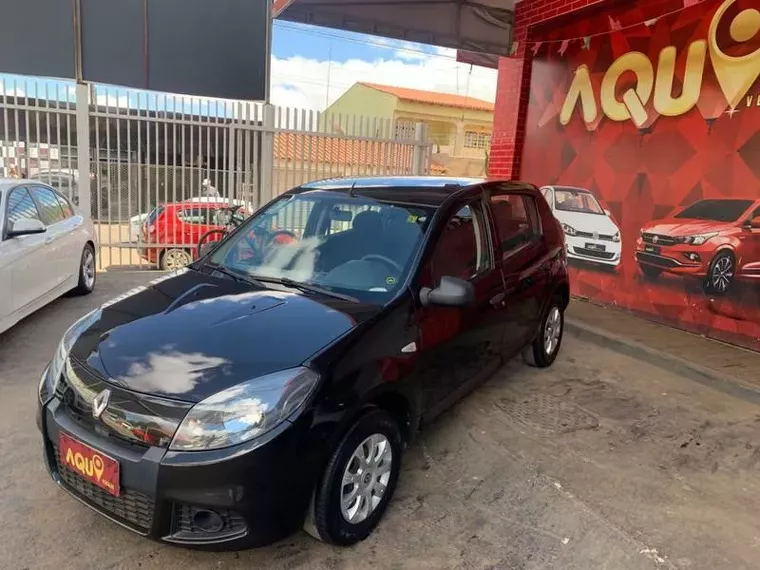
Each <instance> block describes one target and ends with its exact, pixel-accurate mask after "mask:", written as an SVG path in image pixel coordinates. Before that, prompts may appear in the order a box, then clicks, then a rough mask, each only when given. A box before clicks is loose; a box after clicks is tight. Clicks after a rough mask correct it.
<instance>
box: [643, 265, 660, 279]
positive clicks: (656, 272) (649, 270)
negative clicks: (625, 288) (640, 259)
mask: <svg viewBox="0 0 760 570" xmlns="http://www.w3.org/2000/svg"><path fill="white" fill-rule="evenodd" d="M639 269H640V270H641V273H642V274H643V275H644V277H646V278H647V279H657V278H658V277H659V276H660V274H661V273H662V269H660V268H659V267H654V266H653V265H644V264H643V263H639Z"/></svg>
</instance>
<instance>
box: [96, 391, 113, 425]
mask: <svg viewBox="0 0 760 570" xmlns="http://www.w3.org/2000/svg"><path fill="white" fill-rule="evenodd" d="M110 399H111V390H108V389H106V390H103V391H102V392H101V393H100V394H98V395H97V396H95V399H94V400H93V401H92V417H93V418H95V419H96V420H97V419H98V418H100V416H101V414H102V413H103V412H104V411H105V410H106V408H107V407H108V400H110Z"/></svg>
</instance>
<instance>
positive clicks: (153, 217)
mask: <svg viewBox="0 0 760 570" xmlns="http://www.w3.org/2000/svg"><path fill="white" fill-rule="evenodd" d="M163 211H164V207H163V206H159V207H158V208H153V211H152V212H151V213H150V215H149V216H148V224H153V223H155V221H156V220H157V219H158V216H160V215H161V212H163Z"/></svg>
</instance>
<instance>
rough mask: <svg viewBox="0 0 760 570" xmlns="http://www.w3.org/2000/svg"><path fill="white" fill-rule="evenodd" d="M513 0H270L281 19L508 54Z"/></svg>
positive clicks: (467, 49)
mask: <svg viewBox="0 0 760 570" xmlns="http://www.w3.org/2000/svg"><path fill="white" fill-rule="evenodd" d="M514 5H515V0H274V16H275V17H276V18H279V19H281V20H287V21H290V22H298V23H302V24H312V25H315V26H324V27H327V28H335V29H339V30H346V31H350V32H359V33H363V34H371V35H375V36H383V37H386V38H391V39H396V40H406V41H411V42H418V43H423V44H431V45H436V46H441V47H448V48H453V49H457V50H465V51H470V52H480V53H489V54H496V55H502V56H506V55H509V52H510V48H511V45H512V24H513V16H514Z"/></svg>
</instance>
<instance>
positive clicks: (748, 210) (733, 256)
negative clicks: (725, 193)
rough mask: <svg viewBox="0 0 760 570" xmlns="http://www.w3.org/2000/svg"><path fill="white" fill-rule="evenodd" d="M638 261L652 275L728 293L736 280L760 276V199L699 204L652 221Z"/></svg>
mask: <svg viewBox="0 0 760 570" xmlns="http://www.w3.org/2000/svg"><path fill="white" fill-rule="evenodd" d="M636 260H637V261H638V263H639V267H640V268H641V271H642V272H643V273H644V275H645V276H647V277H657V276H658V275H659V274H660V273H662V272H663V271H668V272H670V273H675V274H677V275H691V276H693V277H699V278H701V279H703V280H704V281H703V283H704V288H705V291H707V292H708V293H717V294H722V293H725V292H726V291H728V288H729V286H730V285H731V283H732V282H733V280H734V279H741V278H760V200H740V199H725V200H699V201H698V202H695V203H694V204H692V205H691V206H689V207H687V208H684V209H683V210H681V211H680V212H678V213H677V214H675V215H673V216H671V217H669V218H665V219H662V220H657V221H654V222H650V223H648V224H647V225H645V226H644V227H643V228H642V229H641V235H640V236H639V239H638V241H637V242H636Z"/></svg>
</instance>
